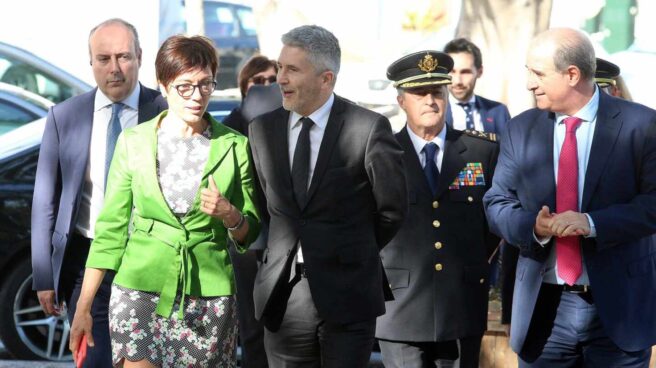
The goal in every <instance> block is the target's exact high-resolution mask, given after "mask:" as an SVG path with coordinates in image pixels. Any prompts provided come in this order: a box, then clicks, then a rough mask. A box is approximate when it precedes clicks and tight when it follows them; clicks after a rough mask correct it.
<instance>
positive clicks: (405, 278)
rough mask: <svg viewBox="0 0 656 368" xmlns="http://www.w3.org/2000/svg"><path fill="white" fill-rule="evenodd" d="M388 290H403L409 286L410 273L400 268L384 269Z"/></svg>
mask: <svg viewBox="0 0 656 368" xmlns="http://www.w3.org/2000/svg"><path fill="white" fill-rule="evenodd" d="M385 273H386V274H387V280H388V281H389V286H390V289H392V290H396V289H403V288H407V287H408V286H409V285H410V271H409V270H404V269H402V268H386V269H385Z"/></svg>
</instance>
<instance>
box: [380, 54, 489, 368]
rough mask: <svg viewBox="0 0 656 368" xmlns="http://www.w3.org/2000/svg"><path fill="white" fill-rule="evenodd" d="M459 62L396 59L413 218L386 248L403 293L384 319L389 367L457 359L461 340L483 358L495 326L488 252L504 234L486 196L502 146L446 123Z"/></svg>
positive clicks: (471, 356)
mask: <svg viewBox="0 0 656 368" xmlns="http://www.w3.org/2000/svg"><path fill="white" fill-rule="evenodd" d="M452 67H453V59H451V57H450V56H449V55H447V54H445V53H441V52H438V51H421V52H417V53H414V54H411V55H407V56H404V57H403V58H401V59H399V60H397V61H395V62H394V63H392V65H390V67H389V68H388V69H387V77H388V78H389V79H390V80H392V81H394V85H395V87H396V88H397V90H398V97H397V101H398V103H399V105H400V107H401V108H402V109H403V110H404V111H405V112H406V115H407V125H406V127H405V128H404V129H402V130H401V131H400V132H399V133H397V134H396V139H397V140H398V142H399V143H400V145H401V146H402V148H403V149H404V151H405V153H404V160H405V162H404V163H405V171H406V178H407V181H408V183H407V186H408V190H409V192H408V198H409V212H408V215H407V216H406V220H405V222H404V224H403V226H402V228H401V230H400V231H399V232H398V233H397V235H396V236H395V237H394V239H393V240H392V241H391V242H390V243H389V244H388V245H387V246H386V247H385V248H383V250H382V252H381V255H382V258H383V265H384V267H385V271H386V273H387V276H388V279H389V281H390V286H391V288H392V291H393V293H394V300H393V301H389V302H386V304H385V307H386V310H387V313H386V314H385V315H383V316H381V317H379V318H378V321H377V326H376V337H377V338H378V339H379V340H380V346H381V351H382V354H383V363H384V364H385V367H387V368H393V367H435V366H436V365H437V364H438V361H439V360H440V359H444V358H447V359H456V358H457V357H458V347H457V344H456V342H455V341H456V340H460V352H459V355H460V359H461V361H460V366H461V367H478V356H479V351H480V346H481V339H482V336H483V332H484V331H485V329H486V327H487V303H488V298H487V296H488V275H489V264H488V257H489V256H490V254H491V252H492V251H493V250H494V248H495V247H496V245H497V244H498V243H499V239H498V238H496V237H495V236H494V235H492V234H491V233H490V232H489V231H488V226H487V221H486V218H485V213H484V210H483V203H482V199H483V194H484V193H485V191H486V190H487V189H488V188H489V187H490V186H491V184H492V175H493V173H494V167H495V164H496V161H497V156H498V154H499V146H498V144H497V143H496V142H494V139H493V136H492V135H491V134H490V133H484V132H479V131H474V130H468V131H459V130H455V129H453V128H451V127H449V126H447V125H446V124H445V112H446V108H447V105H448V98H449V97H448V96H449V92H448V90H447V85H448V84H449V83H451V77H450V76H449V71H450V70H451V68H452Z"/></svg>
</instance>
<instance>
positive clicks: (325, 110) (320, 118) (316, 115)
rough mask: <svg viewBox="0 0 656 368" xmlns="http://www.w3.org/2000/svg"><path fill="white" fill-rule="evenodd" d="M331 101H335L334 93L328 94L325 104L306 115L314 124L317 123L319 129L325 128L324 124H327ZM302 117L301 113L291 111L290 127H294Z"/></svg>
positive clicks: (331, 106)
mask: <svg viewBox="0 0 656 368" xmlns="http://www.w3.org/2000/svg"><path fill="white" fill-rule="evenodd" d="M333 102H335V95H334V94H332V93H331V94H330V97H329V98H328V101H326V103H325V104H323V105H322V106H321V107H320V108H318V109H317V110H316V111H314V112H313V113H312V114H310V115H308V118H310V119H312V121H313V122H314V124H315V125H317V126H318V127H319V128H321V130H324V129H326V125H328V118H329V117H330V110H331V109H332V108H333ZM302 117H303V115H301V114H299V113H297V112H295V111H292V114H291V120H290V122H291V127H292V128H294V127H295V126H296V125H298V124H299V120H300V119H301V118H302Z"/></svg>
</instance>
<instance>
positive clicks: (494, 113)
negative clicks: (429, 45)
mask: <svg viewBox="0 0 656 368" xmlns="http://www.w3.org/2000/svg"><path fill="white" fill-rule="evenodd" d="M444 52H445V53H447V54H449V56H451V58H452V59H453V69H452V70H451V73H449V74H450V75H451V84H450V85H449V92H450V93H451V97H453V98H450V99H449V105H447V110H446V122H447V124H449V126H450V127H452V128H455V129H458V130H478V131H481V132H486V133H494V134H497V135H501V134H502V133H503V130H504V129H505V126H506V123H507V122H508V120H510V113H509V112H508V108H507V107H506V105H504V104H502V103H500V102H497V101H492V100H488V99H487V98H484V97H481V96H478V95H475V94H474V89H475V88H476V81H477V80H478V78H480V77H481V76H482V75H483V57H482V55H481V50H480V49H479V48H478V46H476V45H475V44H474V43H473V42H471V41H469V40H467V39H466V38H457V39H455V40H452V41H450V42H449V43H447V44H446V46H444Z"/></svg>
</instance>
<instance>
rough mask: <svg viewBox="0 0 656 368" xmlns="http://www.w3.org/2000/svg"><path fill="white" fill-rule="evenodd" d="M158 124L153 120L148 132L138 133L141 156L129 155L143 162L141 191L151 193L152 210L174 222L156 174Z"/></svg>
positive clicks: (174, 218) (162, 116) (174, 219)
mask: <svg viewBox="0 0 656 368" xmlns="http://www.w3.org/2000/svg"><path fill="white" fill-rule="evenodd" d="M164 116H166V115H165V114H163V115H161V116H160V119H162V118H164ZM160 121H161V120H160ZM158 125H159V121H157V122H155V123H154V124H153V126H152V127H151V128H152V129H151V130H150V131H149V132H148V134H142V135H140V139H141V142H140V147H141V148H140V149H139V152H141V156H142V157H141V158H140V157H131V158H130V159H132V160H138V161H139V162H143V163H144V164H143V165H142V166H141V167H140V169H139V171H141V175H140V176H141V177H142V178H143V179H142V181H143V193H148V194H150V195H152V196H153V197H152V199H153V201H152V202H150V203H153V204H154V205H156V206H157V208H154V209H153V211H156V212H159V213H166V214H167V216H169V219H170V220H171V221H172V222H171V223H176V222H177V219H176V217H175V215H173V212H171V209H170V208H169V206H168V204H167V203H166V200H165V199H164V194H162V189H161V188H160V186H159V179H158V176H157V127H158Z"/></svg>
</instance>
